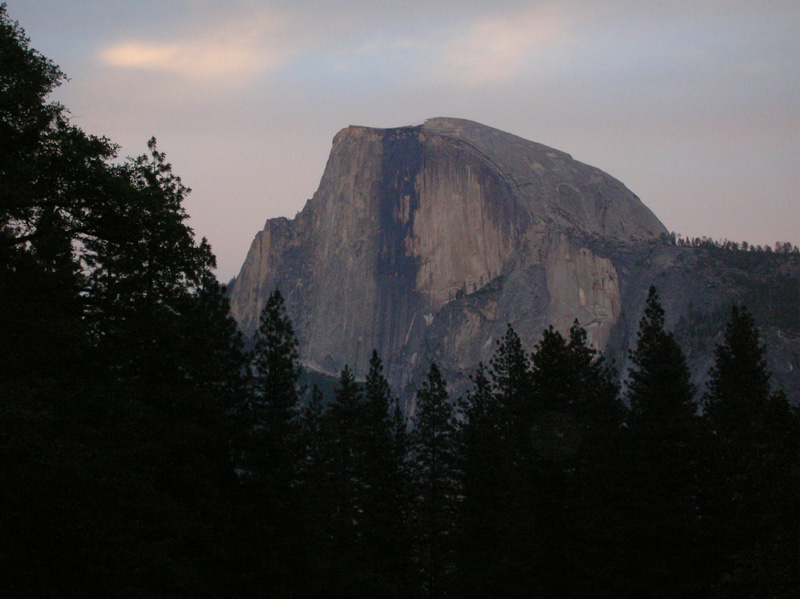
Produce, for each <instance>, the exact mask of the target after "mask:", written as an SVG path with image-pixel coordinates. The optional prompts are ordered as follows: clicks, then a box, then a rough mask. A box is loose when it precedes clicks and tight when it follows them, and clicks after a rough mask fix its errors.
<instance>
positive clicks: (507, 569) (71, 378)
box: [0, 5, 800, 598]
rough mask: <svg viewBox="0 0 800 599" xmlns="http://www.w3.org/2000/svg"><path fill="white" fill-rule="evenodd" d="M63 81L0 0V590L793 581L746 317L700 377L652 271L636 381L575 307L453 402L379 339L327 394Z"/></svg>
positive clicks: (653, 587)
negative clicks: (253, 329) (358, 375)
mask: <svg viewBox="0 0 800 599" xmlns="http://www.w3.org/2000/svg"><path fill="white" fill-rule="evenodd" d="M63 79H64V75H63V74H62V73H61V72H60V70H59V69H58V68H57V67H56V66H55V65H54V64H53V63H52V62H50V61H49V60H47V59H46V58H45V57H43V56H41V55H40V54H39V53H37V52H36V51H35V50H32V49H31V48H29V46H28V41H27V39H26V38H25V37H24V34H23V32H22V30H21V29H20V27H19V26H18V25H17V24H16V23H15V22H13V21H11V20H10V19H9V18H8V15H7V12H6V8H5V5H0V352H2V355H1V356H0V596H3V597H6V596H7V597H131V598H132V597H370V596H374V597H404V598H405V597H448V596H452V597H495V596H498V597H501V596H507V597H523V596H524V597H586V596H597V597H627V596H631V597H633V596H658V597H672V596H674V597H686V596H707V597H720V598H727V597H787V598H788V597H791V596H793V594H794V593H796V589H797V588H798V586H800V581H799V580H798V530H800V522H798V502H797V498H798V496H800V474H799V472H798V442H799V441H798V414H797V410H796V409H795V408H792V407H790V406H789V405H788V403H787V402H786V400H785V398H784V397H783V395H782V394H781V393H780V392H777V391H774V390H773V389H771V386H770V381H769V374H768V373H767V371H766V367H765V362H764V351H765V350H764V347H763V346H762V345H761V343H760V342H759V338H758V332H757V329H756V327H755V323H754V322H753V319H752V317H751V316H750V314H749V313H748V311H747V310H746V309H745V308H742V307H738V306H735V307H733V308H732V309H731V313H730V320H729V322H728V324H727V326H726V329H725V331H724V339H723V342H722V343H721V344H720V345H719V346H718V348H717V351H716V360H715V364H714V366H713V369H712V371H711V376H710V384H709V385H708V387H707V388H706V389H702V390H698V389H694V388H693V387H692V385H691V383H690V381H689V376H688V371H687V369H686V365H685V361H684V358H683V354H682V351H681V348H680V347H679V346H678V345H677V344H676V343H675V340H674V338H673V336H672V335H671V334H670V333H669V332H668V331H665V330H664V314H663V310H662V309H661V307H660V305H659V300H658V296H657V293H656V291H655V290H654V289H653V290H651V293H650V296H649V297H648V300H647V307H646V311H645V313H644V316H643V318H642V321H641V325H640V331H639V338H638V344H637V347H636V349H635V350H634V352H633V354H632V362H633V364H634V367H633V369H632V371H631V372H629V373H625V374H626V380H627V383H626V384H625V386H624V387H622V388H621V387H620V385H619V384H618V382H617V380H618V375H617V373H616V372H615V371H614V369H613V367H612V366H611V365H609V364H607V363H606V362H605V361H604V360H603V358H602V356H600V355H599V354H598V353H596V352H595V351H594V350H593V349H592V348H591V347H589V345H588V344H587V340H586V334H585V332H584V330H583V329H582V328H581V327H580V326H578V324H577V323H576V324H575V326H574V327H573V328H572V329H571V331H570V332H569V335H568V337H566V338H565V337H564V336H562V335H561V334H560V333H559V332H557V331H555V330H554V329H552V328H549V329H547V330H546V331H544V332H543V335H542V337H541V340H540V341H539V343H538V344H537V345H536V346H535V347H534V348H533V349H532V351H530V352H529V351H528V350H526V349H525V348H523V347H522V345H521V343H520V340H519V337H518V336H517V335H516V333H515V332H514V330H513V329H512V328H511V327H509V328H508V330H507V332H506V334H505V336H504V337H503V338H502V339H501V340H500V342H499V343H498V345H497V347H496V351H495V355H494V358H493V359H492V360H491V362H490V363H489V364H487V365H485V366H484V365H481V366H480V367H479V368H478V369H477V370H476V372H475V373H474V374H473V376H472V385H471V388H470V390H469V392H468V393H467V394H466V396H465V397H463V398H455V397H450V396H449V394H448V391H447V384H446V381H445V380H444V378H443V376H442V374H441V372H440V371H439V369H438V368H437V366H436V365H435V364H432V365H431V366H430V370H429V372H428V375H427V378H426V379H425V380H424V381H423V382H422V383H421V384H420V385H419V387H418V389H417V392H416V396H415V402H414V404H413V409H412V410H411V413H410V414H408V415H405V414H402V413H401V412H400V410H399V409H398V401H397V398H396V397H395V395H394V393H393V392H392V389H391V388H390V386H389V385H388V383H387V381H386V379H385V377H384V375H383V369H382V363H381V359H380V357H379V356H378V355H377V354H373V357H372V360H371V362H370V369H369V373H368V375H367V377H366V380H365V381H356V380H355V377H354V375H353V373H352V371H351V370H350V369H349V368H345V369H344V370H343V371H342V373H341V376H340V379H339V383H338V385H337V388H336V391H335V393H334V395H333V396H332V397H323V396H322V393H321V392H320V391H319V389H317V388H316V387H313V388H311V389H305V388H302V387H301V386H300V384H299V380H300V375H301V372H300V366H299V357H298V346H297V339H296V337H295V334H294V331H293V327H292V323H291V321H290V320H289V318H288V317H287V315H286V311H285V306H284V304H283V299H282V297H281V295H280V293H279V292H278V291H277V290H276V291H275V292H274V293H272V294H271V295H270V297H269V299H268V301H267V302H266V304H265V306H264V310H263V312H262V314H261V320H260V327H259V329H258V331H257V333H256V335H255V339H254V345H253V349H252V351H246V350H245V346H244V344H243V342H242V339H241V336H240V334H239V332H238V330H237V328H236V325H235V323H234V322H233V320H232V319H231V317H230V315H229V313H228V303H227V299H226V298H225V290H224V288H223V287H221V286H220V285H219V284H218V283H217V281H216V279H215V277H214V276H213V274H212V269H213V267H214V257H213V255H212V253H211V251H210V248H209V246H208V244H207V243H206V242H205V240H201V241H199V242H198V241H197V240H195V238H194V235H193V233H192V231H191V229H190V228H189V227H188V226H187V224H186V218H187V215H186V213H185V211H184V209H183V201H184V199H185V197H186V194H187V193H188V192H189V190H188V189H187V188H185V187H184V186H183V185H182V183H181V181H180V179H179V178H178V177H177V176H176V175H174V174H173V172H172V170H171V168H170V166H169V164H168V163H167V162H166V158H165V156H164V154H163V153H161V152H160V151H159V150H158V148H157V146H156V143H155V140H151V142H150V143H149V144H148V152H147V153H146V154H145V155H143V156H140V157H138V158H128V159H119V158H118V157H117V155H116V148H115V146H114V145H113V144H111V143H110V142H109V141H108V140H106V139H104V138H98V137H94V136H91V135H87V134H86V133H84V132H83V131H81V130H80V129H79V128H77V127H75V126H73V125H72V124H71V123H70V122H69V119H68V113H67V112H66V110H65V109H64V107H63V106H61V105H59V104H58V103H54V102H48V101H47V96H48V94H49V93H50V92H51V91H52V90H53V89H54V88H55V87H56V86H57V85H59V83H60V82H62V81H63ZM697 399H699V400H700V401H699V404H698V402H697ZM698 405H699V406H700V408H701V409H700V410H698Z"/></svg>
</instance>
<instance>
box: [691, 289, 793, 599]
mask: <svg viewBox="0 0 800 599" xmlns="http://www.w3.org/2000/svg"><path fill="white" fill-rule="evenodd" d="M765 354H766V349H765V347H764V346H763V344H762V343H761V341H760V339H759V333H758V329H757V328H756V326H755V322H754V320H753V317H752V316H751V315H750V313H749V312H748V310H747V309H746V308H745V307H738V306H735V305H734V306H732V307H731V318H730V321H729V322H728V323H727V325H726V326H725V333H724V338H723V341H722V343H721V344H719V345H717V348H716V352H715V362H714V366H713V367H712V369H711V372H710V377H709V382H708V388H707V391H706V393H705V395H704V397H703V401H704V416H705V419H706V421H707V423H708V426H709V428H710V429H711V431H712V443H711V456H712V461H711V473H710V474H711V476H710V481H709V483H710V484H709V491H710V492H709V493H708V494H707V496H706V498H705V503H706V509H707V511H708V512H709V516H710V517H709V519H710V521H711V524H712V534H713V535H714V536H713V539H714V540H715V541H716V546H717V547H722V548H724V550H723V551H721V552H720V553H719V554H718V555H717V558H718V565H717V567H718V568H719V570H720V572H719V573H720V575H721V580H722V581H723V582H722V583H721V587H720V588H721V591H722V592H723V593H734V592H735V593H741V594H743V595H744V594H747V595H748V596H764V597H767V596H768V597H789V596H791V594H792V593H794V592H796V589H797V588H798V586H799V585H800V575H799V574H798V570H799V569H800V567H799V566H798V559H797V557H798V555H799V554H800V538H799V537H798V535H797V530H800V508H798V504H797V497H798V496H800V460H799V459H798V447H800V426H798V425H799V424H800V423H799V422H798V413H797V410H796V409H794V410H793V409H792V408H790V406H789V405H788V402H787V401H786V398H785V396H784V395H783V394H782V393H780V392H772V391H771V390H770V374H769V372H768V371H767V365H766V359H765Z"/></svg>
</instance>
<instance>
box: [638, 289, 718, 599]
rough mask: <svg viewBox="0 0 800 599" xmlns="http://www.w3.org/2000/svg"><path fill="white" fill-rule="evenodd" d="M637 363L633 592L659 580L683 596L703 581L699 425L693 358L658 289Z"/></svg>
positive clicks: (643, 326)
mask: <svg viewBox="0 0 800 599" xmlns="http://www.w3.org/2000/svg"><path fill="white" fill-rule="evenodd" d="M631 361H632V362H633V368H632V369H631V370H630V371H629V373H628V381H627V387H628V389H627V397H628V400H629V402H630V415H629V422H628V425H629V435H628V442H629V446H628V452H629V454H630V456H631V458H630V460H629V461H628V462H627V463H626V464H625V466H626V468H628V469H629V470H630V471H629V472H628V475H627V477H626V478H627V481H628V488H627V489H626V491H625V494H626V495H627V497H626V498H624V502H625V505H626V508H627V510H628V515H627V518H626V524H625V528H626V529H627V531H626V532H625V533H624V534H626V535H627V537H626V539H625V549H626V551H627V559H628V560H629V561H630V562H631V564H632V565H633V568H632V570H634V571H635V574H634V575H633V576H632V577H631V578H630V579H629V580H628V581H627V582H626V584H628V585H630V586H629V587H628V588H627V589H626V591H625V592H635V593H643V592H646V589H650V588H652V587H653V585H656V586H658V587H659V588H664V589H668V591H665V592H667V594H666V595H665V596H674V597H682V596H685V595H686V593H687V592H689V591H690V590H692V589H695V590H696V589H697V585H698V584H699V583H698V580H699V579H700V578H702V569H701V568H700V567H699V565H698V564H699V562H700V561H701V560H702V558H701V557H698V556H696V555H695V552H698V551H700V550H701V547H700V545H701V543H700V541H699V540H698V538H697V536H696V535H697V534H698V520H697V509H698V505H697V494H698V482H697V474H698V473H697V462H698V456H699V445H698V440H699V436H698V435H699V427H698V422H697V418H696V416H695V411H696V408H695V405H694V402H693V396H694V388H693V386H692V384H691V381H690V375H689V369H688V367H687V365H686V358H685V357H684V355H683V351H682V350H681V348H680V346H679V345H678V344H677V342H676V341H675V338H674V336H673V335H672V333H670V332H667V331H666V330H665V328H664V309H663V308H662V307H661V303H660V300H659V297H658V293H657V291H656V289H655V287H653V286H651V287H650V289H649V292H648V296H647V301H646V306H645V311H644V316H643V317H642V319H641V321H640V323H639V331H638V334H637V345H636V349H635V350H634V351H633V352H632V353H631Z"/></svg>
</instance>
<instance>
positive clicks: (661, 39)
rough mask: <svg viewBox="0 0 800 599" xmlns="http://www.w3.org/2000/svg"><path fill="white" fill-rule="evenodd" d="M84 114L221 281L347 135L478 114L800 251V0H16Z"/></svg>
mask: <svg viewBox="0 0 800 599" xmlns="http://www.w3.org/2000/svg"><path fill="white" fill-rule="evenodd" d="M7 4H8V12H9V14H10V16H11V18H12V19H15V20H17V21H19V23H20V25H21V26H22V27H23V28H24V29H25V31H26V33H27V35H28V37H29V38H30V40H31V46H32V47H33V48H36V49H37V50H39V51H40V52H41V53H43V54H44V55H45V56H47V57H48V58H50V59H52V60H53V61H54V62H55V63H56V64H58V65H59V66H60V67H61V69H62V70H63V71H64V72H65V73H66V74H67V76H68V77H69V79H70V80H69V82H67V83H65V84H64V85H62V86H61V87H60V88H59V89H58V90H57V92H56V93H55V95H54V99H57V100H58V101H60V102H62V103H63V104H65V105H66V106H67V108H68V109H69V110H70V112H71V114H72V122H73V124H75V125H77V126H79V127H81V128H82V129H84V130H85V131H86V132H87V133H91V134H95V135H103V136H106V137H108V138H110V139H111V140H112V141H114V142H116V143H117V144H119V145H120V147H121V150H120V153H121V155H122V156H134V155H138V154H141V153H143V152H144V151H145V150H146V143H147V140H148V139H149V138H150V137H152V136H155V137H156V138H157V139H158V145H159V149H160V150H161V151H164V152H166V154H167V159H168V160H169V162H171V163H172V165H173V168H174V171H175V172H176V173H177V174H178V175H180V176H181V178H182V179H183V182H184V184H186V185H188V186H189V187H191V188H192V190H193V191H192V193H191V195H190V196H189V198H188V199H187V202H186V209H187V211H188V213H189V215H190V217H191V218H190V221H189V224H190V226H192V228H193V229H194V230H195V233H196V234H197V236H198V237H201V236H202V237H206V238H208V240H209V241H210V243H211V245H212V248H213V250H214V252H215V254H216V255H217V260H218V270H217V275H218V277H219V278H220V280H221V281H223V282H226V281H227V280H228V279H230V278H231V277H232V276H234V275H236V274H237V273H238V271H239V269H240V267H241V265H242V263H243V262H244V259H245V256H246V255H247V250H248V248H249V247H250V243H251V242H252V240H253V237H254V235H255V234H256V233H257V232H258V231H259V230H260V229H262V228H263V226H264V223H265V221H266V220H267V219H268V218H273V217H278V216H286V217H289V218H293V217H294V216H295V214H296V213H297V212H298V211H300V210H301V209H302V207H303V206H304V204H305V202H306V200H307V199H308V198H310V197H311V196H312V195H313V193H314V191H315V190H316V188H317V186H318V184H319V180H320V177H321V176H322V173H323V170H324V168H325V163H326V161H327V157H328V153H329V151H330V148H331V142H332V140H333V137H334V135H335V134H336V133H337V132H338V131H339V130H340V129H343V128H344V127H347V126H348V125H365V126H371V127H396V126H403V125H413V124H420V123H422V122H423V121H424V120H426V119H428V118H432V117H438V116H445V117H457V118H465V119H470V120H473V121H477V122H480V123H483V124H485V125H490V126H492V127H496V128H498V129H502V130H504V131H508V132H510V133H514V134H515V135H519V136H520V137H524V138H526V139H529V140H532V141H536V142H539V143H543V144H546V145H548V146H551V147H554V148H557V149H559V150H562V151H565V152H567V153H569V154H571V155H572V156H573V158H575V159H577V160H580V161H581V162H584V163H587V164H591V165H592V166H596V167H598V168H600V169H602V170H604V171H605V172H607V173H609V174H610V175H612V176H614V177H616V178H617V179H619V180H620V181H622V182H623V183H624V184H625V185H626V186H627V187H628V188H629V189H631V190H632V191H633V192H634V193H636V194H637V195H638V196H639V198H640V199H641V200H642V201H643V202H644V203H645V204H646V205H647V206H648V207H649V208H650V209H651V210H653V212H655V214H656V215H657V216H658V217H659V218H660V219H661V221H662V222H663V223H664V224H665V225H666V227H667V228H668V229H669V230H671V231H674V232H676V233H679V234H682V235H683V236H684V237H687V236H688V237H700V236H708V237H712V238H714V239H722V238H728V239H731V240H734V241H743V240H746V241H748V242H750V243H753V244H756V243H757V244H772V243H774V242H775V241H779V240H780V241H790V242H792V243H793V244H800V177H799V176H798V174H799V171H800V2H798V1H797V0H787V1H780V0H746V1H739V0H686V1H684V0H674V1H670V0H664V1H660V2H641V1H640V0H596V1H593V0H581V1H579V0H574V1H572V0H559V1H539V0H530V1H528V2H521V1H510V0H509V1H505V0H493V1H491V2H484V1H477V0H460V1H458V2H456V1H453V0H438V1H436V2H431V1H430V0H426V1H422V0H387V1H384V2H375V1H355V0H328V1H327V2H317V1H315V2H311V1H306V0H294V1H291V2H290V1H277V0H274V1H268V0H262V1H255V0H226V1H225V2H219V0H167V1H165V0H158V1H154V0H137V1H136V2H129V1H124V0H9V1H8V2H7Z"/></svg>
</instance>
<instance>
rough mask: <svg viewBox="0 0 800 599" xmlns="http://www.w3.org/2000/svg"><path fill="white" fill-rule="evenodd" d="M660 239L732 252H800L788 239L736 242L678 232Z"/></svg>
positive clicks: (672, 243)
mask: <svg viewBox="0 0 800 599" xmlns="http://www.w3.org/2000/svg"><path fill="white" fill-rule="evenodd" d="M660 240H661V241H662V242H664V243H668V244H670V245H675V246H678V247H692V248H701V249H712V250H714V249H716V250H728V251H734V252H756V253H762V252H763V253H766V254H772V253H775V254H800V248H798V247H797V246H796V245H792V244H791V243H790V242H788V241H776V242H775V245H774V246H772V245H769V244H764V245H763V246H761V245H758V244H750V243H748V242H746V241H742V242H738V241H731V240H730V239H712V238H710V237H683V236H681V235H680V234H679V233H674V232H673V233H669V234H666V233H664V234H662V235H661V238H660Z"/></svg>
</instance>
